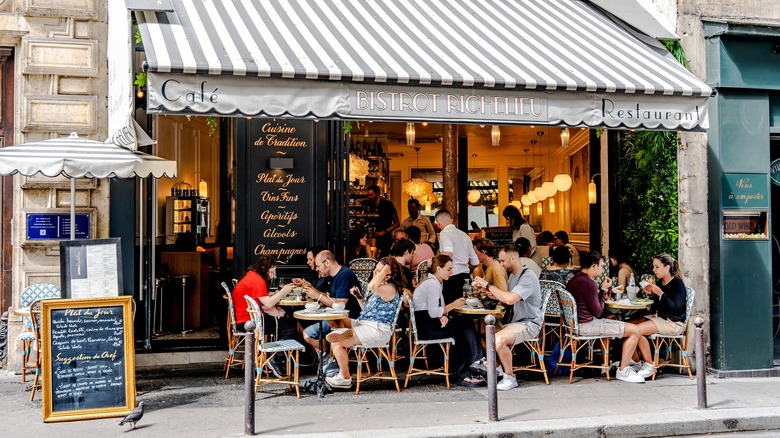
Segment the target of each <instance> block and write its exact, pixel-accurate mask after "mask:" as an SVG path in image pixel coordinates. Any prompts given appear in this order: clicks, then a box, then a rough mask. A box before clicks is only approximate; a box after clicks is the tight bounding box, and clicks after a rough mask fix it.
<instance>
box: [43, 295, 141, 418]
mask: <svg viewBox="0 0 780 438" xmlns="http://www.w3.org/2000/svg"><path fill="white" fill-rule="evenodd" d="M132 304H133V299H132V297H130V296H122V297H116V298H92V299H82V300H77V299H56V300H44V301H43V302H42V303H41V321H42V325H41V336H42V344H43V349H42V350H43V351H42V353H43V354H42V356H41V368H42V369H43V382H42V384H41V385H42V388H41V390H42V392H43V421H44V422H46V423H50V422H57V421H73V420H91V419H95V418H108V417H122V416H124V415H127V413H128V412H130V411H131V410H132V409H133V408H134V407H135V351H134V341H133V312H132Z"/></svg>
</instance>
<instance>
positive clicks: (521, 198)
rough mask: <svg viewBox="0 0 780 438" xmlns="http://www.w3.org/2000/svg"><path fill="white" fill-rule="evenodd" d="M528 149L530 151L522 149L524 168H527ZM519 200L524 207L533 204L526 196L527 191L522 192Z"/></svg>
mask: <svg viewBox="0 0 780 438" xmlns="http://www.w3.org/2000/svg"><path fill="white" fill-rule="evenodd" d="M528 151H530V149H523V152H525V160H523V163H524V164H525V168H528ZM520 202H521V203H522V204H523V206H524V207H528V206H529V205H531V204H533V202H532V201H531V199H530V198H529V197H528V193H524V194H523V196H521V197H520Z"/></svg>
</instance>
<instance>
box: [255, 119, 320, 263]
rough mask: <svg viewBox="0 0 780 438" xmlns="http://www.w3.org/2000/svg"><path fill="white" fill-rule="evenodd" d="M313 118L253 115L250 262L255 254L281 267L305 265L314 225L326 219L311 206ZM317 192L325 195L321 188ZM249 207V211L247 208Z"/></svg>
mask: <svg viewBox="0 0 780 438" xmlns="http://www.w3.org/2000/svg"><path fill="white" fill-rule="evenodd" d="M313 125H314V122H312V121H309V120H294V119H252V120H251V121H250V123H249V138H248V141H249V145H248V150H247V158H248V159H247V162H246V163H242V164H243V165H245V166H248V171H247V175H248V179H249V180H250V181H248V184H247V188H248V190H247V194H246V200H247V202H246V203H242V204H241V205H240V207H239V208H240V209H241V211H240V213H244V212H245V213H246V217H247V218H248V230H249V235H248V236H247V237H248V243H249V244H248V246H247V252H248V254H247V257H246V262H247V264H249V265H251V264H252V263H254V260H255V259H256V256H258V255H261V254H265V255H268V256H271V257H273V258H274V259H276V260H277V262H278V263H279V264H280V265H305V264H306V247H307V246H309V245H310V244H311V241H312V233H313V228H312V223H313V221H315V220H323V219H322V217H324V216H325V214H326V212H324V211H323V212H319V213H320V216H321V217H320V219H317V218H316V217H315V212H314V211H313V209H312V206H313V205H314V204H315V203H314V196H315V193H316V192H315V190H316V189H317V188H316V187H315V184H314V181H313V177H312V175H313V174H314V171H313V165H314V159H313V156H314V152H313V149H314V147H313V145H314V126H313ZM319 190H320V191H319V193H324V191H323V188H322V187H320V188H319ZM244 208H246V209H248V210H247V211H245V210H243V209H244Z"/></svg>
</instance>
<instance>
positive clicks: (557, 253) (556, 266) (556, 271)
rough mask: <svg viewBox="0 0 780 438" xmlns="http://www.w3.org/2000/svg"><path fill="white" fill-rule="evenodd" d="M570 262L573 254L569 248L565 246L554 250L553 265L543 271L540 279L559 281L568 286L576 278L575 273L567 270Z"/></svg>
mask: <svg viewBox="0 0 780 438" xmlns="http://www.w3.org/2000/svg"><path fill="white" fill-rule="evenodd" d="M570 261H571V254H570V253H569V249H568V248H566V247H565V246H559V247H556V248H554V249H553V250H552V264H551V265H550V266H548V267H547V269H545V270H543V271H542V273H541V275H540V276H539V279H540V280H551V281H557V282H558V283H561V284H563V285H564V286H566V284H567V283H568V282H569V280H571V278H572V277H574V273H573V272H571V271H570V270H569V269H567V267H568V266H569V262H570Z"/></svg>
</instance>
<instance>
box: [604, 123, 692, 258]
mask: <svg viewBox="0 0 780 438" xmlns="http://www.w3.org/2000/svg"><path fill="white" fill-rule="evenodd" d="M619 160H620V169H621V170H620V172H618V186H619V188H620V205H621V216H622V223H623V229H622V234H623V235H622V238H623V247H624V248H623V249H624V250H625V251H626V254H627V255H628V256H629V259H630V260H631V261H632V262H633V263H634V265H635V268H636V269H637V270H638V271H639V272H650V269H651V266H652V260H653V257H654V256H656V255H657V254H660V253H668V254H671V255H672V256H673V257H675V258H676V257H677V248H678V237H679V231H678V230H679V227H678V213H679V204H678V202H677V199H678V198H677V133H675V132H661V131H642V132H628V133H626V135H625V136H624V137H623V139H622V142H621V145H620V157H619Z"/></svg>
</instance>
